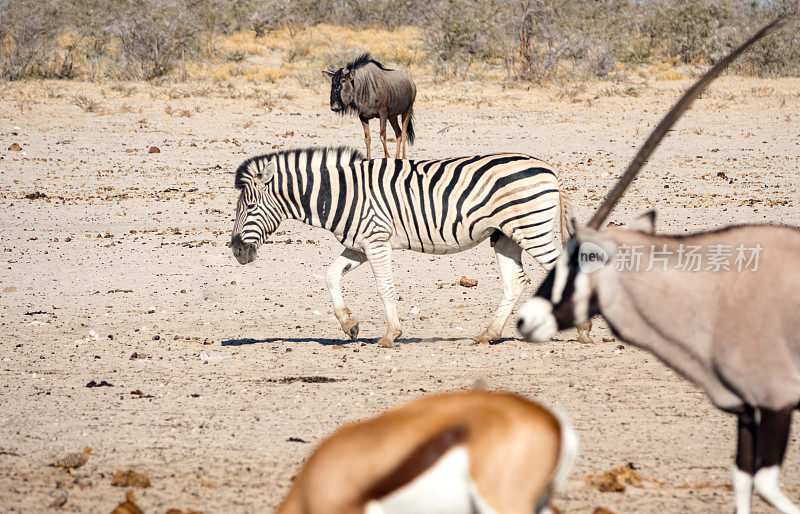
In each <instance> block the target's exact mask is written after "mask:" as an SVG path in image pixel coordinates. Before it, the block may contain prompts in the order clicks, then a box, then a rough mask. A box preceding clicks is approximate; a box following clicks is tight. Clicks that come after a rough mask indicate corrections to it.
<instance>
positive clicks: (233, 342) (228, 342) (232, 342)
mask: <svg viewBox="0 0 800 514" xmlns="http://www.w3.org/2000/svg"><path fill="white" fill-rule="evenodd" d="M440 341H453V342H455V341H459V342H467V343H472V340H471V339H470V338H467V337H404V338H402V339H398V340H397V341H395V344H397V345H404V344H413V343H436V342H440ZM511 341H519V339H517V338H513V337H504V338H502V339H500V340H499V341H497V342H494V343H491V345H492V346H494V345H496V344H501V343H504V342H511ZM267 343H318V344H320V345H322V346H334V345H341V346H344V345H348V344H353V343H367V344H378V338H369V339H356V340H355V341H349V340H346V339H331V338H325V337H267V338H264V339H256V338H252V337H240V338H236V339H223V340H222V343H221V344H222V346H245V345H249V344H267ZM476 344H477V343H476Z"/></svg>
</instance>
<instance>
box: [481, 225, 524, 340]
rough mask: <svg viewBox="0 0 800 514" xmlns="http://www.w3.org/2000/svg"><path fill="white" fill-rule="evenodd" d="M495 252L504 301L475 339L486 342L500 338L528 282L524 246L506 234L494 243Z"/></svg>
mask: <svg viewBox="0 0 800 514" xmlns="http://www.w3.org/2000/svg"><path fill="white" fill-rule="evenodd" d="M494 252H495V256H496V257H497V267H498V268H499V270H500V280H502V282H503V301H502V302H500V306H499V307H497V311H496V312H495V314H494V319H493V320H492V322H491V323H490V324H489V326H488V327H487V328H486V330H484V331H483V333H482V334H480V335H479V336H477V337H476V338H475V341H477V342H479V343H484V344H488V343H491V342H494V341H497V340H498V339H500V336H501V335H502V333H503V327H504V326H505V324H506V321H508V317H509V316H510V315H511V311H513V310H514V305H516V304H517V300H518V299H519V296H520V295H521V294H522V288H523V286H524V285H525V284H526V283H527V282H528V278H527V277H526V276H525V271H524V270H523V269H522V248H521V247H520V246H519V245H518V244H517V243H515V242H514V241H513V240H511V239H509V238H508V237H506V236H500V238H499V239H498V240H497V243H495V245H494Z"/></svg>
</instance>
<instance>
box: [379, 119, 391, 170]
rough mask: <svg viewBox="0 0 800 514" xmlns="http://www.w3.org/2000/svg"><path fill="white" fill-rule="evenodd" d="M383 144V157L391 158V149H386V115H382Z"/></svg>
mask: <svg viewBox="0 0 800 514" xmlns="http://www.w3.org/2000/svg"><path fill="white" fill-rule="evenodd" d="M380 119H381V143H383V156H384V157H386V158H387V159H388V158H389V149H388V148H386V115H385V114H381V115H380Z"/></svg>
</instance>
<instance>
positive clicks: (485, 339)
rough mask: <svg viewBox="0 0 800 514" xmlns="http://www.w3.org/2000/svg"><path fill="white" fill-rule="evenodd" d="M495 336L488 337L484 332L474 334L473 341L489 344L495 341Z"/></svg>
mask: <svg viewBox="0 0 800 514" xmlns="http://www.w3.org/2000/svg"><path fill="white" fill-rule="evenodd" d="M497 339H498V338H497V337H489V336H487V335H486V334H481V335H479V336H475V342H476V343H480V344H491V343H493V342H495V341H497Z"/></svg>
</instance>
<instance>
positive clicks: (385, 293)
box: [365, 241, 403, 348]
mask: <svg viewBox="0 0 800 514" xmlns="http://www.w3.org/2000/svg"><path fill="white" fill-rule="evenodd" d="M365 253H366V255H367V259H368V260H369V263H370V265H371V266H372V273H373V274H374V275H375V281H376V282H377V283H378V293H379V294H380V295H381V300H383V305H384V307H385V308H386V321H387V323H388V327H387V329H386V335H385V336H383V337H382V338H381V339H380V341H378V344H379V345H381V346H385V347H387V348H392V347H393V346H394V340H395V339H397V338H398V337H400V335H401V334H402V333H403V331H402V330H401V329H400V318H399V316H398V315H397V304H396V303H395V301H394V278H393V276H392V245H391V244H390V243H389V242H388V241H386V242H380V243H372V244H369V245H367V247H366V249H365Z"/></svg>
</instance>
